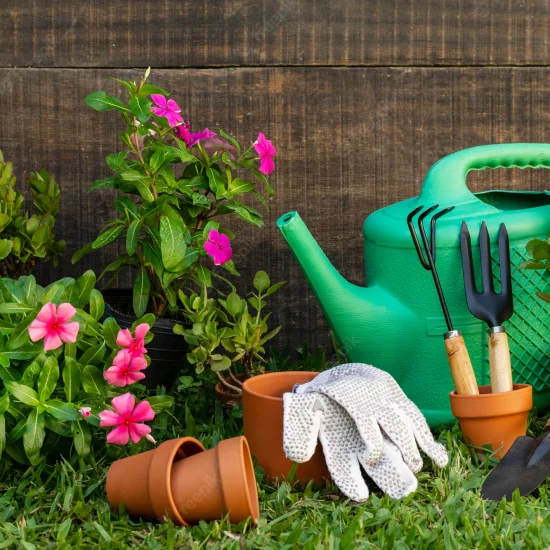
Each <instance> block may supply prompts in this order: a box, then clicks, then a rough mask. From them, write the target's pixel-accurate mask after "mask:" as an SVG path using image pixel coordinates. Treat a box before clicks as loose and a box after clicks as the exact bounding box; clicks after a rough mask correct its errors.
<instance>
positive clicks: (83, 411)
mask: <svg viewBox="0 0 550 550" xmlns="http://www.w3.org/2000/svg"><path fill="white" fill-rule="evenodd" d="M78 412H79V413H80V414H81V415H82V416H83V417H84V418H88V417H89V416H90V415H91V414H92V409H91V407H81V408H80V409H78Z"/></svg>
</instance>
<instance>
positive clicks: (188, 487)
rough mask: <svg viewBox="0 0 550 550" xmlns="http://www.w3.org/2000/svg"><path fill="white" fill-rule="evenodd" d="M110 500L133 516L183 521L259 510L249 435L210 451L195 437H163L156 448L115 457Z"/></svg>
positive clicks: (236, 519)
mask: <svg viewBox="0 0 550 550" xmlns="http://www.w3.org/2000/svg"><path fill="white" fill-rule="evenodd" d="M107 499H108V500H109V504H110V505H111V507H113V508H115V509H116V508H118V507H119V506H120V504H125V505H126V508H127V509H128V512H129V513H130V515H132V516H141V517H144V518H150V519H157V520H161V519H163V518H165V517H169V518H170V519H171V520H172V521H173V522H174V523H176V524H179V525H186V526H187V525H189V524H192V523H197V522H198V521H200V520H204V521H213V520H217V519H221V518H223V517H225V516H226V515H229V520H230V521H231V522H232V523H240V522H241V521H243V520H245V519H247V518H249V517H250V518H252V521H253V523H254V524H256V518H257V517H258V516H259V515H260V511H259V505H258V492H257V488H256V478H255V476H254V467H253V464H252V459H251V456H250V450H249V448H248V443H247V441H246V439H245V438H244V437H242V436H240V437H234V438H232V439H226V440H224V441H220V442H219V443H218V445H217V447H214V448H213V449H210V450H208V451H206V450H205V449H204V447H203V446H202V445H201V443H200V442H199V441H197V440H196V439H194V438H192V437H183V438H181V439H171V440H169V441H165V442H164V443H162V444H161V445H159V446H158V447H157V448H156V449H154V450H152V451H147V452H145V453H140V454H138V455H134V456H130V457H128V458H123V459H121V460H117V461H116V462H114V463H113V465H112V466H111V467H110V468H109V472H108V473H107Z"/></svg>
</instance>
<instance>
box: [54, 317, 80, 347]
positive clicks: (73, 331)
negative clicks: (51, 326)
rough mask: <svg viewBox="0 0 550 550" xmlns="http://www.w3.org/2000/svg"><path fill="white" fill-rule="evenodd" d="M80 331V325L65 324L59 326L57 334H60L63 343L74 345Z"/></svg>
mask: <svg viewBox="0 0 550 550" xmlns="http://www.w3.org/2000/svg"><path fill="white" fill-rule="evenodd" d="M79 329H80V325H79V324H78V323H76V322H74V323H65V324H63V325H60V326H59V328H58V329H57V334H59V337H60V338H61V340H63V342H69V343H73V342H76V337H77V335H78V331H79Z"/></svg>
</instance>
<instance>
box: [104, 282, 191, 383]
mask: <svg viewBox="0 0 550 550" xmlns="http://www.w3.org/2000/svg"><path fill="white" fill-rule="evenodd" d="M102 294H103V297H104V299H105V313H104V315H103V319H106V318H107V317H113V318H114V319H115V320H116V322H117V323H118V324H119V326H120V328H130V327H131V326H132V324H133V323H134V322H135V320H136V317H134V316H133V315H131V314H130V313H129V312H131V311H132V291H131V290H130V289H117V288H113V289H107V290H103V291H102ZM175 324H176V323H175V322H174V321H172V320H170V319H157V320H156V321H155V325H154V327H153V330H152V332H153V334H154V335H155V337H154V338H153V340H152V341H151V342H150V343H149V344H147V355H148V356H149V357H150V358H151V364H150V365H149V367H148V368H147V370H146V371H144V373H145V379H144V380H142V381H141V383H143V384H144V385H145V386H146V387H147V388H156V387H157V386H164V387H165V388H166V389H167V390H169V389H170V388H171V387H172V385H173V384H174V382H175V381H176V380H177V378H178V376H179V374H180V372H181V370H182V368H183V367H184V365H185V355H186V353H187V352H188V351H189V349H188V345H187V342H186V341H185V339H184V338H183V337H182V336H180V335H178V334H174V331H173V328H174V325H175Z"/></svg>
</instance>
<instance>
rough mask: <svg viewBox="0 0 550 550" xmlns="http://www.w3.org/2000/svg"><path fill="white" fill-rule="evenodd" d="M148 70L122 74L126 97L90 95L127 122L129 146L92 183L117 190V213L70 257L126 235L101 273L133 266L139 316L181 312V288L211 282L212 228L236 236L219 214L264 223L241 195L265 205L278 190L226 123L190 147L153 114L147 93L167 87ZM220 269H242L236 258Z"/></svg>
mask: <svg viewBox="0 0 550 550" xmlns="http://www.w3.org/2000/svg"><path fill="white" fill-rule="evenodd" d="M147 76H148V71H147V73H146V74H145V76H144V77H143V79H142V80H141V81H140V82H139V83H138V84H136V83H135V82H132V81H119V82H120V83H121V84H122V85H123V86H124V87H125V88H126V91H127V96H128V97H127V101H123V100H121V99H119V98H117V97H113V96H109V95H107V94H106V93H105V92H103V91H98V92H94V93H92V94H90V95H88V96H87V97H86V103H87V104H88V105H89V106H90V107H92V108H93V109H95V110H96V111H100V112H102V111H108V110H115V111H118V112H119V113H120V114H121V116H122V117H123V119H124V122H125V124H126V129H125V131H123V132H122V133H121V134H120V140H121V141H122V143H123V144H124V146H125V149H124V150H122V151H120V152H118V153H113V154H111V155H109V156H108V157H107V158H106V162H107V164H108V165H109V167H110V168H111V169H112V170H113V176H111V177H109V178H106V179H102V180H99V181H96V182H95V183H94V184H93V186H92V189H106V188H113V189H116V190H117V191H118V192H119V193H120V196H119V197H118V198H117V199H116V203H115V206H116V210H117V212H118V214H119V216H118V217H117V218H116V219H114V220H112V221H110V222H109V223H107V224H106V225H105V227H104V228H103V230H102V231H101V233H100V234H99V235H98V237H97V238H96V240H95V241H94V242H93V243H91V244H88V245H86V246H85V247H84V248H82V249H81V250H79V251H78V252H77V253H76V254H75V255H74V256H73V263H74V262H77V261H78V260H80V258H82V256H84V255H85V254H89V253H91V252H93V251H94V250H97V249H99V248H102V247H104V246H107V245H109V244H111V243H113V242H115V241H117V240H118V239H123V240H124V242H125V248H126V254H125V255H124V256H122V257H120V258H118V259H117V260H116V261H115V262H113V263H112V264H111V265H109V266H108V267H107V268H106V269H105V271H104V273H103V274H102V275H101V276H100V278H101V277H103V276H104V275H106V274H107V273H108V274H109V275H110V277H112V278H114V277H115V276H116V275H117V274H118V272H119V271H120V270H121V269H124V268H127V267H130V268H133V269H135V270H136V279H135V284H134V300H133V305H134V312H135V314H136V316H138V317H139V316H141V315H143V313H144V312H145V311H150V312H153V313H155V315H157V316H159V317H162V316H164V315H166V314H167V313H168V312H176V311H177V296H178V293H179V292H180V291H184V292H187V291H188V288H189V285H190V284H191V285H193V284H194V285H196V286H198V287H199V288H200V287H202V286H203V285H204V284H206V285H207V286H209V287H210V286H212V276H213V272H212V270H211V268H212V259H211V258H209V257H207V258H206V259H205V260H203V256H205V254H206V252H205V251H204V248H203V245H204V243H205V241H206V240H207V239H208V234H209V232H210V230H212V229H215V230H217V231H219V232H220V233H225V234H226V235H228V236H229V237H230V238H233V234H232V233H231V232H230V231H229V230H228V229H227V228H225V227H221V226H220V222H219V221H218V217H220V216H223V215H230V216H232V217H238V218H240V219H242V220H244V221H246V222H247V223H250V224H252V225H255V226H257V227H262V225H263V220H262V215H261V214H260V213H259V212H258V210H256V209H255V208H253V207H252V206H250V205H249V204H248V203H247V202H243V201H244V199H245V198H246V197H248V196H253V197H255V198H256V199H257V200H258V201H260V203H261V204H262V205H263V206H264V207H265V208H266V209H267V199H269V198H270V197H271V196H272V194H273V189H272V188H271V186H270V185H269V182H268V180H267V178H266V177H265V176H264V175H263V174H262V173H261V172H260V171H259V170H258V166H257V164H258V159H257V158H256V155H255V153H254V152H253V146H250V147H249V148H248V149H247V150H246V151H241V147H240V145H239V144H238V143H237V141H236V140H235V139H234V138H233V137H231V136H229V135H227V134H225V133H224V132H223V131H221V130H220V131H219V135H220V137H221V138H223V139H218V138H216V140H206V141H204V142H198V143H197V144H196V145H194V146H191V147H189V148H188V147H187V145H186V142H185V141H184V140H183V139H180V137H181V134H179V129H178V128H177V127H174V128H172V127H170V126H169V124H168V121H167V119H166V118H165V117H159V116H156V115H155V114H153V113H152V111H151V107H152V102H151V100H150V99H149V97H148V96H150V95H151V94H161V95H164V96H167V95H169V94H168V92H166V91H164V90H161V89H160V88H158V87H156V86H153V85H151V84H148V83H146V79H147ZM179 126H181V124H180V125H179ZM244 177H248V178H249V179H248V180H247V179H243V178H244ZM257 183H260V184H262V185H263V187H264V194H262V193H260V192H258V190H257V189H256V185H257ZM222 268H223V269H225V270H226V271H228V272H229V273H231V274H232V275H235V276H238V272H237V271H236V269H235V267H234V265H233V262H232V261H229V262H227V263H225V264H223V266H222ZM196 286H195V287H196Z"/></svg>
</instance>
